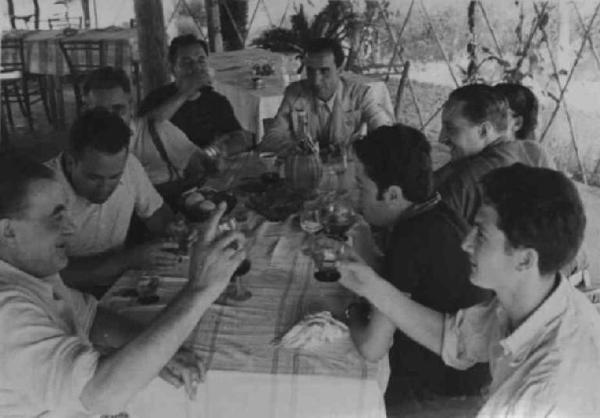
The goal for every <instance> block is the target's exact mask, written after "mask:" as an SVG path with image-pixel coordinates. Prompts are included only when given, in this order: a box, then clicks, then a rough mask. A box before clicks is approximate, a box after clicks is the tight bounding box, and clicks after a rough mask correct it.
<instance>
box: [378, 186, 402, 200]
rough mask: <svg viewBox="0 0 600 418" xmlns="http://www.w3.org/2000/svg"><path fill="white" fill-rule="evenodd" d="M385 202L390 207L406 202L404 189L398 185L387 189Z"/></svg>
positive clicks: (384, 194) (384, 195) (384, 197)
mask: <svg viewBox="0 0 600 418" xmlns="http://www.w3.org/2000/svg"><path fill="white" fill-rule="evenodd" d="M383 200H384V201H385V203H387V204H388V205H396V204H398V203H399V202H401V201H403V200H404V193H403V192H402V188H401V187H400V186H397V185H395V184H394V185H391V186H390V187H388V188H387V189H386V191H385V192H384V193H383Z"/></svg>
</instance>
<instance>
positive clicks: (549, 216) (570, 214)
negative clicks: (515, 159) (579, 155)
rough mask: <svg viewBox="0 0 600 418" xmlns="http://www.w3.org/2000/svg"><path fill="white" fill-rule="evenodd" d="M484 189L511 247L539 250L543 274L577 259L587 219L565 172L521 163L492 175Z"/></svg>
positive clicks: (486, 202) (574, 188)
mask: <svg viewBox="0 0 600 418" xmlns="http://www.w3.org/2000/svg"><path fill="white" fill-rule="evenodd" d="M482 186H483V192H484V203H485V204H489V205H491V206H492V207H494V208H495V209H496V211H497V212H498V228H499V229H500V230H502V231H503V232H504V234H505V235H506V239H507V241H508V244H509V245H510V247H512V248H533V249H535V250H536V251H537V253H538V267H539V270H540V273H541V274H544V275H547V274H554V273H556V272H557V271H559V269H560V268H561V267H563V266H564V265H566V264H567V263H569V262H570V261H571V260H572V259H573V258H574V257H575V256H576V255H577V251H579V247H580V246H581V243H582V241H583V234H584V230H585V224H586V216H585V212H584V208H583V203H582V202H581V198H580V196H579V193H578V192H577V189H576V187H575V185H574V184H573V182H572V181H571V180H569V179H568V178H567V177H566V176H565V175H564V174H563V173H561V172H559V171H555V170H550V169H547V168H537V167H528V166H526V165H524V164H521V163H517V164H513V165H511V166H509V167H503V168H498V169H496V170H493V171H491V172H489V173H488V174H486V175H485V176H484V177H483V178H482Z"/></svg>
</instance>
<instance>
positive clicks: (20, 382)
mask: <svg viewBox="0 0 600 418" xmlns="http://www.w3.org/2000/svg"><path fill="white" fill-rule="evenodd" d="M82 303H84V304H85V305H86V306H87V309H85V311H86V312H87V313H86V315H87V316H89V317H90V319H89V321H91V320H92V318H93V311H95V304H94V303H93V302H89V303H88V302H85V301H82ZM65 329H68V325H66V327H65V328H64V329H63V328H62V327H61V326H59V325H57V323H56V322H54V321H53V319H52V318H51V317H50V316H49V314H48V313H47V312H45V311H44V310H43V309H41V308H40V307H38V306H36V304H35V303H33V302H32V301H31V300H29V299H28V298H27V297H25V296H23V295H22V294H19V292H10V291H3V292H2V294H1V295H0V335H1V336H2V338H1V341H0V375H2V376H3V379H6V381H5V382H3V384H4V385H6V384H8V385H9V387H11V390H13V391H17V392H19V393H21V394H23V395H25V396H26V397H27V398H28V399H29V400H30V402H31V403H32V404H34V405H37V406H39V407H40V408H42V409H44V410H69V411H78V412H82V413H86V412H87V411H86V409H85V407H84V406H83V404H82V403H81V400H80V395H81V393H82V391H83V388H84V386H85V385H86V384H87V382H88V381H89V380H90V379H91V378H92V376H93V375H94V373H95V370H96V367H97V364H98V358H99V354H98V353H97V352H96V350H95V349H94V348H93V347H92V346H91V344H90V343H89V342H88V341H86V340H85V339H84V338H81V337H78V336H76V335H74V334H70V333H68V332H66V331H65Z"/></svg>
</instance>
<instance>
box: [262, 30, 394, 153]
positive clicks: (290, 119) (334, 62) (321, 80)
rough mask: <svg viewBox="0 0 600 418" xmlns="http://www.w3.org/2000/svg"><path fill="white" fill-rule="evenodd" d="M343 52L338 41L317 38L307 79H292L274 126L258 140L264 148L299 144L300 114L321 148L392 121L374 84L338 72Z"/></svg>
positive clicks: (285, 150) (290, 148)
mask: <svg viewBox="0 0 600 418" xmlns="http://www.w3.org/2000/svg"><path fill="white" fill-rule="evenodd" d="M343 62H344V53H343V50H342V47H341V45H340V44H339V42H337V41H335V40H331V39H325V38H320V39H316V40H314V41H312V42H311V43H310V44H309V45H308V47H307V50H306V60H305V65H306V77H307V78H306V80H302V81H298V82H296V83H292V84H290V85H289V86H288V87H287V88H286V90H285V93H284V97H283V101H282V102H281V105H280V106H279V110H278V111H277V115H276V116H275V121H274V123H273V125H272V127H271V128H270V129H269V131H268V132H266V134H265V136H264V138H263V141H262V142H261V143H260V144H259V149H260V150H262V151H270V152H276V153H279V154H285V153H288V152H293V150H294V148H295V147H296V146H297V145H298V143H297V138H296V135H297V132H298V129H299V127H298V114H299V113H304V114H306V116H307V118H308V132H307V134H309V135H310V136H311V137H312V139H313V140H315V141H316V142H317V143H318V144H319V145H320V147H321V150H322V151H325V150H326V149H330V148H332V147H334V146H335V145H341V144H347V143H348V142H350V141H352V140H354V139H356V138H358V137H359V136H360V133H361V129H362V126H363V124H366V126H367V128H368V130H369V131H372V130H374V129H376V128H378V127H380V126H383V125H392V124H393V123H394V114H393V112H392V109H388V108H386V107H385V105H384V104H383V103H379V102H378V100H377V98H376V97H375V95H374V94H373V91H372V89H371V88H370V87H369V86H367V85H363V84H360V83H357V82H355V81H352V80H349V79H347V78H345V77H343V76H342V75H341V73H342V64H343Z"/></svg>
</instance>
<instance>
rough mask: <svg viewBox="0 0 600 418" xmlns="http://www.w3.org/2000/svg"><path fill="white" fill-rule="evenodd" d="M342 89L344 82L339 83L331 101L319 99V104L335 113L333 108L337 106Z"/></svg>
mask: <svg viewBox="0 0 600 418" xmlns="http://www.w3.org/2000/svg"><path fill="white" fill-rule="evenodd" d="M341 89H342V81H341V80H339V81H338V85H337V88H336V89H335V92H334V93H333V95H332V96H331V97H330V98H329V100H327V101H324V100H321V99H317V100H318V101H319V103H321V104H322V105H323V106H325V107H326V108H327V110H329V111H330V112H333V106H334V104H335V99H336V98H337V97H338V95H339V94H340V90H341Z"/></svg>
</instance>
